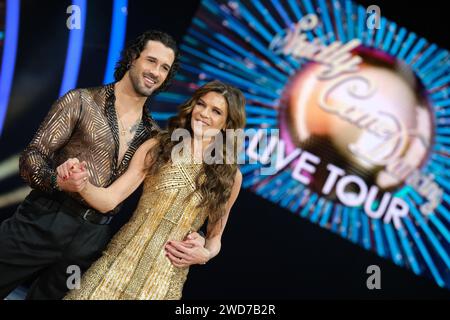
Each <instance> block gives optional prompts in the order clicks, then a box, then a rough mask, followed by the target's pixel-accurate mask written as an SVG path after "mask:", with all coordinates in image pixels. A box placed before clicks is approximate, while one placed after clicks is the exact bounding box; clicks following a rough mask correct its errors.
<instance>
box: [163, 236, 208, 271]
mask: <svg viewBox="0 0 450 320" xmlns="http://www.w3.org/2000/svg"><path fill="white" fill-rule="evenodd" d="M204 243H205V239H204V238H203V237H202V236H200V235H199V234H198V233H196V232H195V233H191V234H189V235H188V237H187V239H186V240H184V241H169V242H167V243H166V246H165V251H166V256H167V258H168V259H169V260H170V261H171V262H172V264H173V265H174V266H175V267H178V268H185V267H189V266H191V265H193V264H205V263H206V262H207V261H208V260H209V256H210V252H209V250H208V249H206V248H204V247H203V245H204Z"/></svg>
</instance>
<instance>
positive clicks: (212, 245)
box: [165, 170, 242, 268]
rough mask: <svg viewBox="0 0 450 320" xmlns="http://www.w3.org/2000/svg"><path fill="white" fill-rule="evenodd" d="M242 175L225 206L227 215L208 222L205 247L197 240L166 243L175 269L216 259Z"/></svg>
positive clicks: (237, 173) (237, 178) (238, 172)
mask: <svg viewBox="0 0 450 320" xmlns="http://www.w3.org/2000/svg"><path fill="white" fill-rule="evenodd" d="M241 184H242V174H241V172H240V171H239V170H238V171H237V172H236V176H235V179H234V184H233V187H232V189H231V194H230V198H229V199H228V201H227V203H226V205H225V215H224V216H223V217H222V218H221V219H219V220H218V221H217V222H216V223H211V222H208V226H207V235H206V242H205V247H202V246H199V245H198V243H196V241H195V240H185V241H183V242H181V241H169V242H168V243H166V246H165V250H166V256H167V257H168V258H169V260H170V261H171V262H172V264H173V265H174V266H175V267H178V268H184V267H188V266H190V265H193V264H205V263H206V262H208V260H209V259H211V258H213V257H215V256H216V255H217V254H218V253H219V251H220V247H221V239H222V233H223V230H224V229H225V224H226V223H227V220H228V216H229V214H230V210H231V207H232V206H233V204H234V202H235V201H236V198H237V196H238V194H239V190H240V189H241Z"/></svg>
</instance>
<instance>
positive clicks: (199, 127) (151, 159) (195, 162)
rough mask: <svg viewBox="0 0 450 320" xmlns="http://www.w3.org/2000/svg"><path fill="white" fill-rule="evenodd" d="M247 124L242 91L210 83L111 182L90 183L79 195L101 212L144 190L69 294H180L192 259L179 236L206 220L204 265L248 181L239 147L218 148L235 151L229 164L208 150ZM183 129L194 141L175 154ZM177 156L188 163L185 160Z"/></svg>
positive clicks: (113, 296) (168, 296)
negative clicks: (209, 160)
mask: <svg viewBox="0 0 450 320" xmlns="http://www.w3.org/2000/svg"><path fill="white" fill-rule="evenodd" d="M244 126H245V99H244V96H243V94H242V93H241V92H240V91H239V90H238V89H236V88H234V87H232V86H229V85H226V84H223V83H221V82H219V81H213V82H209V83H207V84H206V85H204V86H202V87H201V88H199V89H198V90H196V91H195V93H194V95H193V97H192V98H191V99H190V100H188V101H187V102H186V103H185V104H184V105H182V106H181V107H180V110H179V113H178V115H177V116H176V117H174V118H172V119H171V120H170V121H169V129H168V131H167V132H163V133H161V134H159V135H158V136H157V137H156V138H154V139H150V140H148V141H146V142H145V143H144V144H143V145H142V146H141V147H140V148H139V149H138V150H137V151H136V153H135V155H134V157H133V159H132V161H131V163H130V166H129V168H128V170H127V171H126V172H125V173H124V174H123V175H122V176H121V177H120V178H119V179H117V180H116V181H115V182H114V183H113V184H112V185H111V186H110V187H108V188H99V187H95V186H93V185H92V184H90V183H87V185H86V187H85V188H84V189H83V191H81V192H80V194H81V195H82V196H83V198H84V199H85V200H86V201H87V202H88V203H89V204H90V205H91V206H92V207H93V208H95V209H97V210H99V211H101V212H108V211H110V210H112V209H113V208H115V207H116V206H117V205H118V204H119V203H121V202H122V201H123V200H124V199H126V198H127V197H128V196H129V195H130V194H131V193H132V192H133V191H134V190H135V189H136V188H137V187H138V186H139V185H140V184H141V183H142V182H144V189H143V193H142V196H141V198H140V200H139V204H138V206H137V209H136V210H135V212H134V214H133V216H132V217H131V219H130V221H129V222H128V223H127V224H125V225H124V226H123V227H122V228H121V230H120V231H119V232H118V233H117V234H116V235H115V236H114V238H113V239H112V241H111V242H110V244H109V245H108V247H107V248H106V250H105V251H104V253H103V255H102V257H101V258H100V259H99V260H97V261H96V262H95V263H94V264H93V265H92V266H91V267H90V269H89V270H88V271H87V272H86V273H85V274H84V275H83V277H82V280H81V288H80V289H78V290H77V289H74V290H72V291H70V292H69V293H68V295H67V296H66V297H65V299H105V300H107V299H180V298H181V294H182V289H183V285H184V282H185V281H186V277H187V274H188V271H189V265H190V264H191V261H189V259H187V257H186V256H185V255H184V254H183V253H182V252H183V251H185V250H187V249H185V248H182V247H180V246H181V242H179V241H181V240H182V239H184V238H185V236H186V235H187V234H189V233H190V232H193V231H197V230H198V229H199V228H200V227H201V226H202V225H203V223H204V222H205V220H206V219H208V224H207V234H206V242H205V246H204V247H197V249H198V250H197V252H196V255H197V257H200V259H199V260H200V261H201V263H206V262H207V261H208V260H210V259H211V258H213V257H214V256H216V255H217V254H218V253H219V251H220V247H221V237H222V233H223V230H224V228H225V224H226V222H227V219H228V215H229V212H230V209H231V207H232V205H233V203H234V201H235V200H236V198H237V195H238V193H239V190H240V186H241V182H242V175H241V173H240V171H239V169H238V168H237V152H236V151H237V150H236V148H234V150H233V151H234V152H230V150H229V148H227V146H226V143H223V144H220V146H221V150H217V148H215V149H214V150H215V151H214V152H215V156H219V158H220V156H222V159H223V157H227V159H228V160H229V159H230V155H231V156H233V160H234V161H233V162H231V164H230V162H229V161H227V162H226V163H225V164H216V163H213V164H205V163H204V161H202V160H203V158H202V156H203V150H207V148H208V147H210V146H215V145H216V144H213V143H214V142H217V140H216V139H224V137H225V129H240V128H243V127H244ZM180 128H181V129H186V130H187V131H188V132H189V133H190V134H191V136H192V137H193V138H192V140H191V141H190V143H189V144H187V143H186V141H183V142H184V145H183V146H184V148H182V152H181V153H179V154H177V153H176V152H173V151H174V150H176V148H175V147H176V146H177V147H179V142H178V141H172V139H171V137H172V133H174V130H176V129H180ZM188 141H189V140H188ZM222 141H224V140H222ZM234 142H236V141H234ZM210 149H211V148H210ZM190 150H192V151H190ZM227 150H228V151H227ZM217 153H219V154H217ZM179 155H181V156H182V157H181V159H184V160H186V159H190V161H179V160H180V159H177V158H178V156H179ZM186 157H187V158H186ZM62 166H63V165H62ZM62 166H60V167H58V173H59V172H60V171H61V170H62ZM80 167H81V170H85V169H84V168H82V167H83V164H82V165H81V166H80ZM169 240H170V241H169Z"/></svg>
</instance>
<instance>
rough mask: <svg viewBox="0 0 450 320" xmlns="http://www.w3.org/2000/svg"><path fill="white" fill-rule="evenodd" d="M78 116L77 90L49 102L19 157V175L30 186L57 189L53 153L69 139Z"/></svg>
mask: <svg viewBox="0 0 450 320" xmlns="http://www.w3.org/2000/svg"><path fill="white" fill-rule="evenodd" d="M80 115H81V93H80V91H79V90H71V91H69V92H68V93H66V94H65V95H64V96H62V97H61V98H59V99H58V100H57V101H56V102H55V103H54V104H53V106H52V107H51V109H50V111H49V113H48V114H47V116H46V117H45V119H44V121H43V122H42V123H41V125H40V126H39V129H38V131H37V132H36V134H35V135H34V137H33V139H32V140H31V142H30V144H29V145H28V146H27V147H26V148H25V150H24V151H23V152H22V153H21V156H20V160H19V170H20V176H21V177H22V178H23V179H24V180H25V182H27V183H28V185H30V187H32V188H34V189H38V190H41V191H45V192H52V191H53V190H54V189H55V188H57V183H56V178H57V174H56V170H55V169H54V162H53V156H54V153H55V152H56V151H57V150H59V149H60V148H62V147H63V146H64V145H65V144H66V143H67V141H68V140H69V138H70V136H71V135H72V132H73V130H74V129H75V126H76V124H77V122H78V119H79V118H80Z"/></svg>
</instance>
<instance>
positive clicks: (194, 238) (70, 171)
mask: <svg viewBox="0 0 450 320" xmlns="http://www.w3.org/2000/svg"><path fill="white" fill-rule="evenodd" d="M56 171H57V173H58V177H57V183H58V186H59V187H60V188H61V189H62V190H63V191H67V192H77V193H79V192H81V191H82V190H83V189H84V188H85V187H86V184H87V183H88V179H89V172H88V170H87V166H86V162H85V161H83V162H80V161H79V160H78V159H77V158H70V159H68V160H67V161H66V162H64V163H63V164H61V165H60V166H58V167H57V168H56ZM204 246H205V238H203V237H202V236H201V235H200V234H199V233H197V232H193V233H190V234H188V235H187V236H186V237H185V239H184V240H183V241H175V240H171V241H168V242H167V243H166V244H165V246H164V250H165V255H166V257H167V258H168V259H169V260H170V262H171V263H172V264H173V265H174V266H175V267H178V268H185V267H188V266H191V265H194V264H205V263H206V262H207V261H208V260H209V251H208V249H206V248H205V247H204Z"/></svg>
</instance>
